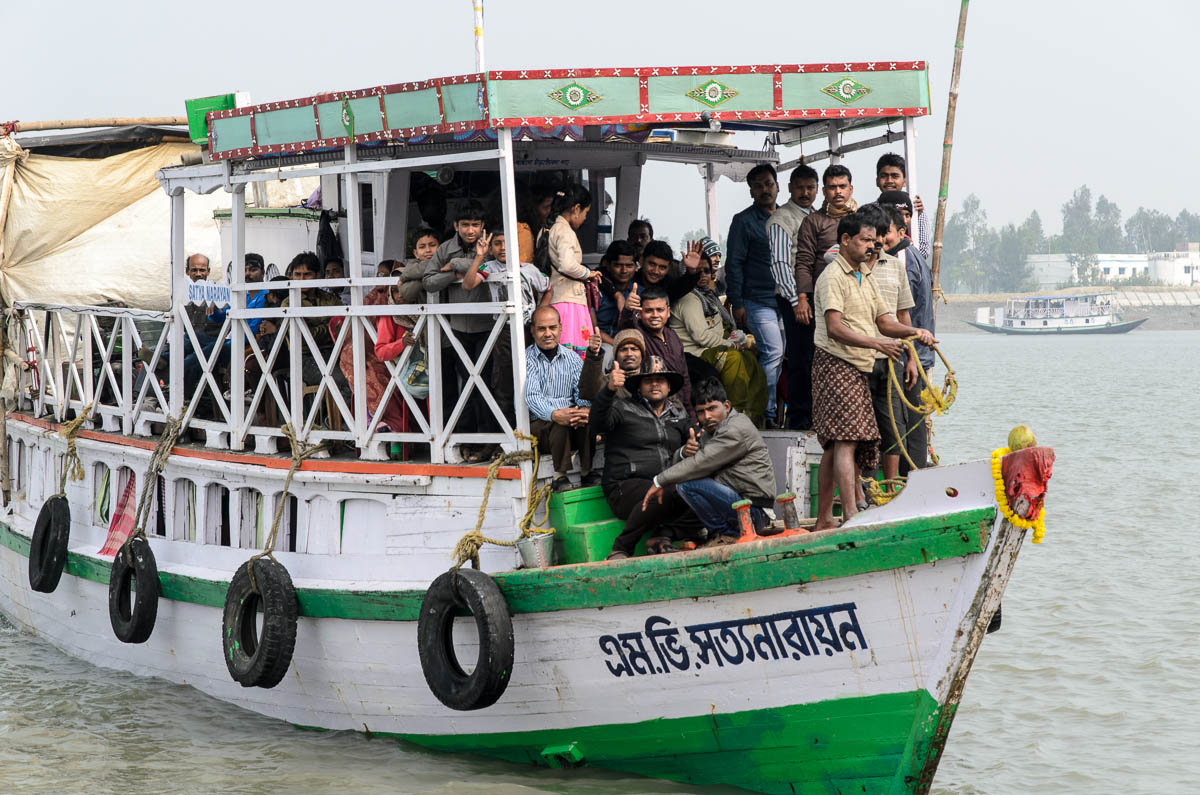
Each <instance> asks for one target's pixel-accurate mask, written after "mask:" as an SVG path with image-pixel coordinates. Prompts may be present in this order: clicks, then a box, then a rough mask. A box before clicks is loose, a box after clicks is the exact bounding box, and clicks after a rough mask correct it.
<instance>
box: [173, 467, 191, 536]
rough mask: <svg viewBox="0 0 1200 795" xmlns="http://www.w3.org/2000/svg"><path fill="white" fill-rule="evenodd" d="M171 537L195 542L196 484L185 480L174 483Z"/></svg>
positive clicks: (181, 479)
mask: <svg viewBox="0 0 1200 795" xmlns="http://www.w3.org/2000/svg"><path fill="white" fill-rule="evenodd" d="M171 528H172V530H171V535H172V538H174V539H175V540H177V541H195V540H196V484H195V483H193V482H192V481H190V480H188V479H187V478H180V479H179V480H177V481H175V510H174V511H173V512H172V517H171Z"/></svg>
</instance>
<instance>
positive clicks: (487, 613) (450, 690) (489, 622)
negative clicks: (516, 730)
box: [417, 568, 514, 710]
mask: <svg viewBox="0 0 1200 795" xmlns="http://www.w3.org/2000/svg"><path fill="white" fill-rule="evenodd" d="M460 608H466V609H467V610H468V611H470V613H471V615H472V616H473V617H474V619H475V626H476V628H477V629H478V630H479V658H478V659H477V660H476V661H475V670H474V671H472V672H471V673H470V674H468V673H466V672H465V671H464V670H463V667H462V665H461V664H460V663H459V661H458V657H457V655H455V653H454V618H455V614H456V613H457V612H458V610H459V609H460ZM417 651H418V653H419V654H420V657H421V670H422V672H424V674H425V682H426V683H427V684H428V685H429V689H430V691H431V692H432V693H433V694H434V695H435V696H437V699H438V701H441V702H442V703H443V704H445V705H446V706H447V707H450V708H451V709H457V710H472V709H483V708H484V707H490V706H491V705H492V704H495V703H496V701H497V700H498V699H499V698H500V696H502V695H503V694H504V690H505V688H507V687H508V680H509V678H510V677H511V676H512V667H513V651H514V642H513V628H512V616H511V615H510V614H509V611H508V603H507V602H506V601H505V600H504V594H502V593H500V588H499V587H498V586H497V585H496V583H495V581H494V580H493V579H492V578H491V577H489V576H488V575H486V574H484V573H483V572H481V571H476V570H475V569H466V568H463V569H452V570H450V571H448V572H446V573H444V574H442V575H441V576H439V577H438V578H437V579H436V580H434V581H433V583H432V584H430V586H429V590H428V591H427V592H426V593H425V598H424V599H423V600H422V602H421V614H420V618H419V619H418V621H417Z"/></svg>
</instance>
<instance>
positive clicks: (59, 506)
mask: <svg viewBox="0 0 1200 795" xmlns="http://www.w3.org/2000/svg"><path fill="white" fill-rule="evenodd" d="M70 540H71V506H70V504H69V503H68V502H67V498H66V497H65V496H64V495H62V494H55V495H54V496H53V497H51V498H50V499H48V500H46V502H45V503H43V504H42V510H40V511H38V517H37V522H36V523H35V524H34V526H33V540H32V541H31V542H30V544H29V587H30V588H32V589H33V590H35V591H41V592H42V593H54V589H55V588H57V587H58V581H59V580H60V579H62V573H63V569H64V568H65V567H66V565H67V542H69V541H70Z"/></svg>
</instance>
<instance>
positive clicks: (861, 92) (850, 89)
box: [821, 77, 871, 105]
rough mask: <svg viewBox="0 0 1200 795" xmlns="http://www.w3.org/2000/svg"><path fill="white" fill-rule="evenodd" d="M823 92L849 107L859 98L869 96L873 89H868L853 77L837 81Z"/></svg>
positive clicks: (823, 89)
mask: <svg viewBox="0 0 1200 795" xmlns="http://www.w3.org/2000/svg"><path fill="white" fill-rule="evenodd" d="M821 90H822V91H823V92H825V93H826V94H828V95H829V96H831V97H833V98H834V99H836V100H837V101H838V102H844V103H846V104H847V105H848V104H850V103H851V102H853V101H854V100H856V99H858V98H859V97H865V96H866V95H867V94H870V93H871V89H869V88H867V87H866V86H864V85H863V84H862V83H860V82H858V81H857V80H855V79H854V78H853V77H843V78H842V79H840V80H835V81H834V82H832V83H830V84H829V85H827V86H825V87H824V88H822V89H821Z"/></svg>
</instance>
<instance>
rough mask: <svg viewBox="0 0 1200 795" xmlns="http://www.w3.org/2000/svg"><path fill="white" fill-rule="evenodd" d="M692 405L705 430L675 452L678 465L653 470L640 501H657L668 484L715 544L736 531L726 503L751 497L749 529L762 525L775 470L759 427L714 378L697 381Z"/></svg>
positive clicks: (646, 503)
mask: <svg viewBox="0 0 1200 795" xmlns="http://www.w3.org/2000/svg"><path fill="white" fill-rule="evenodd" d="M693 395H694V397H693V398H692V405H693V406H695V408H696V416H697V417H698V418H699V419H700V425H701V426H702V427H703V428H704V432H703V433H701V434H700V438H699V439H690V440H689V441H688V442H687V443H685V444H684V446H683V447H682V448H680V450H679V452H678V453H677V454H676V456H675V457H676V459H677V463H675V464H672V465H671V466H670V467H668V468H667V469H664V470H663V471H662V472H660V473H658V475H656V476H655V477H654V480H653V485H652V486H651V488H650V490H649V491H647V492H646V496H645V497H644V498H643V500H642V505H643V509H644V508H645V507H646V506H649V504H650V502H651V500H654V501H656V502H659V503H661V502H662V498H663V492H664V490H665V489H669V488H670V487H671V486H674V487H675V491H676V493H678V495H679V496H680V497H681V498H682V500H683V502H684V503H686V504H687V506H688V507H689V508H691V509H692V511H694V512H695V514H696V516H698V517H699V518H700V521H701V522H702V523H703V524H704V526H705V527H707V528H708V529H709V530H710V531H711V532H712V533H715V534H717V536H716V542H717V543H729V542H731V541H733V540H735V539H736V538H737V537H738V535H739V533H740V532H741V530H740V528H739V526H738V518H737V511H735V510H734V509H733V508H732V507H731V506H732V505H733V503H735V502H739V501H741V500H750V502H751V504H752V507H751V508H750V515H751V518H752V519H753V520H754V529H755V530H761V529H763V528H764V527H766V526H767V515H766V512H765V511H764V510H763V509H764V508H769V507H770V506H771V505H772V503H773V502H774V496H773V495H774V492H775V468H774V466H773V465H772V464H771V454H770V453H769V452H768V451H767V445H766V443H765V442H764V441H763V438H762V435H761V434H759V432H758V428H756V427H755V426H754V423H753V422H751V421H750V418H749V417H747V416H746V415H745V414H742V413H741V412H739V411H737V410H736V409H734V408H733V406H732V405H730V403H729V399H728V398H727V397H726V395H725V388H724V387H723V386H721V382H720V381H718V380H716V379H715V378H708V379H706V380H704V381H702V382H701V383H699V384H697V385H696V388H695V391H694V392H693Z"/></svg>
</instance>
